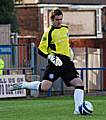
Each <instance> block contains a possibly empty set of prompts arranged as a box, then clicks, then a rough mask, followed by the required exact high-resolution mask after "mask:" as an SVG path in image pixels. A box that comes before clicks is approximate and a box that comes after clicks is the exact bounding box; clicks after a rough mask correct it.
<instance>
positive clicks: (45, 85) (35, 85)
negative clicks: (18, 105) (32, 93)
mask: <svg viewBox="0 0 106 120" xmlns="http://www.w3.org/2000/svg"><path fill="white" fill-rule="evenodd" d="M51 85H52V82H50V81H48V80H43V81H42V82H40V81H33V82H21V83H15V84H13V85H11V86H10V87H9V90H11V91H13V90H19V89H31V90H37V91H47V90H48V89H49V88H50V87H51Z"/></svg>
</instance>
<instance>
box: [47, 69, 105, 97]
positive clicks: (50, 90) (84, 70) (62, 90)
mask: <svg viewBox="0 0 106 120" xmlns="http://www.w3.org/2000/svg"><path fill="white" fill-rule="evenodd" d="M77 70H78V71H79V72H80V77H81V79H82V80H83V81H84V72H86V73H88V72H89V71H90V72H91V71H95V70H96V71H99V72H103V71H104V70H106V68H105V67H101V68H77ZM86 78H88V74H86ZM102 78H103V74H102V76H101V79H102ZM100 81H101V83H100V84H102V82H103V81H102V80H100ZM88 82H89V80H88V79H86V82H85V84H86V85H85V86H86V88H85V92H86V93H88V92H91V91H92V88H90V89H91V91H90V90H89V88H88ZM63 84H64V83H63V81H62V82H61V94H62V95H63V94H64V85H63ZM98 84H99V83H98ZM100 86H101V88H100V90H96V89H94V90H93V91H94V92H95V91H103V88H102V87H103V86H102V85H100ZM48 96H52V87H51V88H50V89H49V90H48Z"/></svg>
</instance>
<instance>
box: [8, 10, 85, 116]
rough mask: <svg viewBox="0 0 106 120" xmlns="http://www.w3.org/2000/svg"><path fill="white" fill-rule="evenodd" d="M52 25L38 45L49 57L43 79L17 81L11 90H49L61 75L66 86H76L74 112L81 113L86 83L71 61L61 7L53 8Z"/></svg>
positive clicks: (44, 55) (40, 52)
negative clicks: (80, 106) (84, 83)
mask: <svg viewBox="0 0 106 120" xmlns="http://www.w3.org/2000/svg"><path fill="white" fill-rule="evenodd" d="M50 18H51V22H52V25H51V26H50V27H49V28H48V30H47V31H46V32H45V33H44V34H43V36H42V39H41V42H40V44H39V47H38V51H39V54H40V55H41V56H43V57H45V58H47V59H48V65H47V67H46V70H45V73H44V77H43V81H42V82H40V81H33V82H23V83H16V84H13V85H12V86H10V90H17V89H25V88H26V89H33V90H38V91H48V89H49V88H50V87H51V86H52V84H53V82H54V81H56V80H57V78H59V77H61V78H62V79H63V80H64V82H65V84H66V86H68V87H70V86H74V87H75V91H74V103H75V110H74V114H79V109H78V107H79V105H80V104H82V102H83V98H84V85H83V82H82V80H81V79H80V77H79V74H78V72H77V71H76V68H75V66H74V63H73V62H72V61H71V57H72V55H70V44H69V36H68V32H69V31H68V27H67V26H66V25H64V24H62V19H63V13H62V11H61V10H60V9H58V8H57V9H53V10H52V11H51V14H50Z"/></svg>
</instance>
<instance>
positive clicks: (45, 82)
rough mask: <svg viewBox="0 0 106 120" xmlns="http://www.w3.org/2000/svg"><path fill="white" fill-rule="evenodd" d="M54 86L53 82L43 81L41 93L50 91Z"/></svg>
mask: <svg viewBox="0 0 106 120" xmlns="http://www.w3.org/2000/svg"><path fill="white" fill-rule="evenodd" d="M51 86H52V82H51V81H48V80H43V81H42V83H41V91H48V89H49V88H50V87H51Z"/></svg>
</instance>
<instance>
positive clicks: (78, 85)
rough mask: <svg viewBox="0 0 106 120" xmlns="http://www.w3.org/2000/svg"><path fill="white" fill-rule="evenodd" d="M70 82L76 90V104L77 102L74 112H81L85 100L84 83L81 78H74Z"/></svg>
mask: <svg viewBox="0 0 106 120" xmlns="http://www.w3.org/2000/svg"><path fill="white" fill-rule="evenodd" d="M70 83H71V84H72V85H73V86H74V87H75V90H74V104H75V109H74V114H80V113H79V106H80V105H81V104H82V103H83V100H84V85H83V82H82V80H81V79H80V78H74V79H73V80H72V81H71V82H70Z"/></svg>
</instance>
